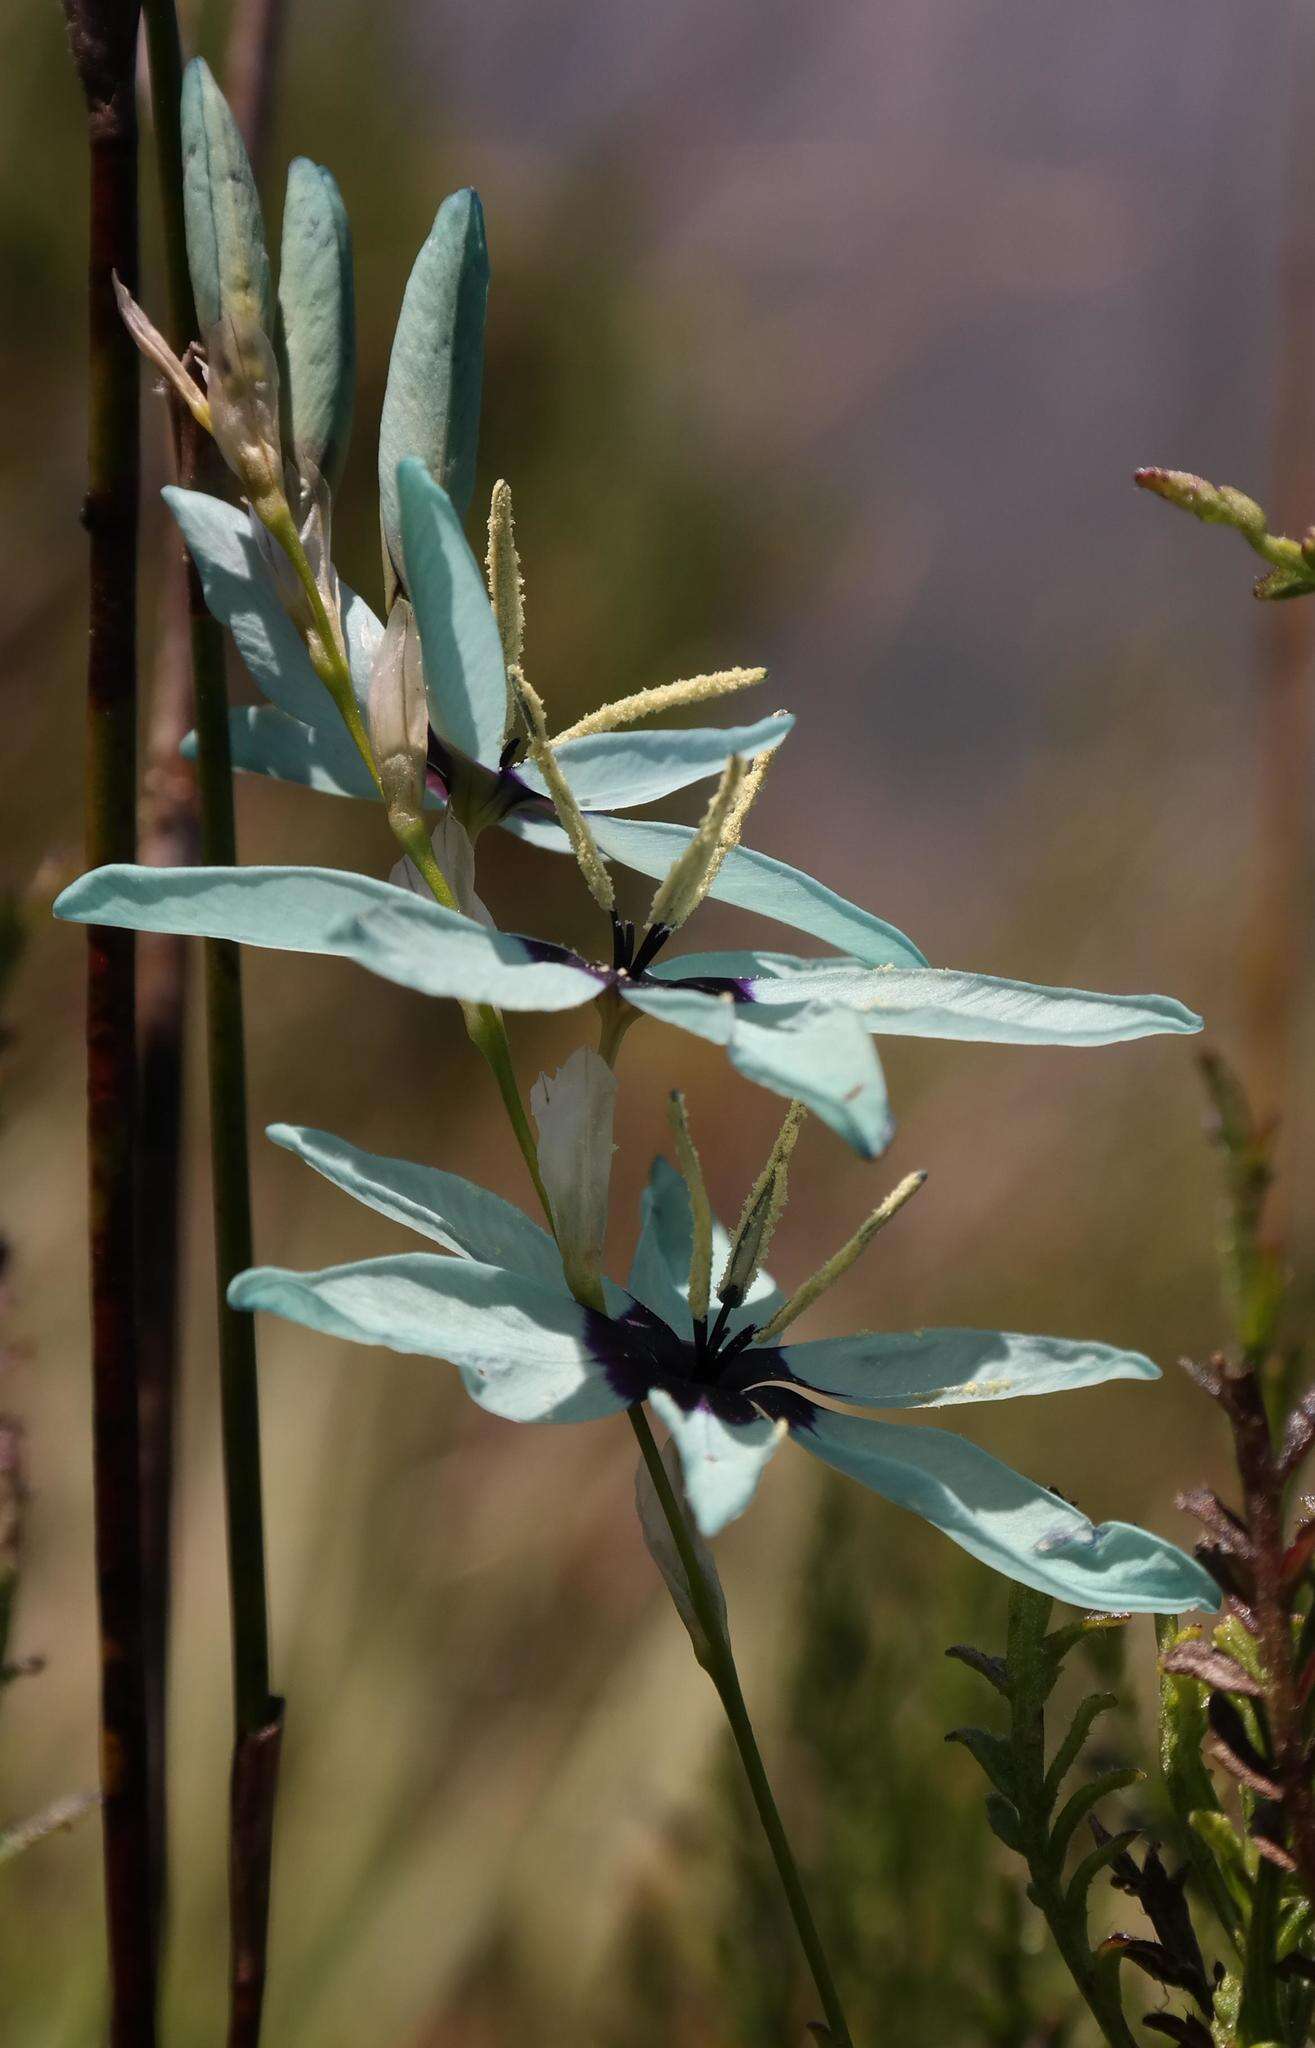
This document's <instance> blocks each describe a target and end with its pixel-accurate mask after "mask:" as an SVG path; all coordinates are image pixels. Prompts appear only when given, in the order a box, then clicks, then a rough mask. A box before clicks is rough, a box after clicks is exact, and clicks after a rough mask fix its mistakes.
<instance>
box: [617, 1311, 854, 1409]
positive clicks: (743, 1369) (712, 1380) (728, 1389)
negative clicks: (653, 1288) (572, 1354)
mask: <svg viewBox="0 0 1315 2048" xmlns="http://www.w3.org/2000/svg"><path fill="white" fill-rule="evenodd" d="M587 1316H588V1342H589V1348H590V1350H591V1351H592V1353H593V1355H594V1357H595V1359H596V1360H597V1362H598V1364H599V1365H600V1366H601V1367H602V1368H603V1371H604V1372H605V1373H606V1375H607V1378H608V1382H609V1384H610V1385H611V1387H612V1388H613V1390H614V1392H615V1393H616V1394H617V1396H618V1397H619V1398H620V1399H621V1400H623V1401H625V1402H626V1403H627V1404H629V1403H631V1402H635V1401H642V1400H644V1399H645V1398H646V1397H647V1396H648V1395H649V1394H650V1393H651V1392H652V1390H653V1388H654V1387H661V1388H662V1390H663V1392H664V1393H667V1394H670V1395H671V1397H672V1399H673V1400H674V1401H678V1402H679V1403H680V1406H681V1407H682V1408H683V1409H684V1410H685V1412H686V1413H687V1414H688V1413H690V1412H691V1411H692V1410H693V1409H695V1408H697V1407H700V1406H703V1407H706V1408H710V1409H711V1410H712V1412H713V1413H714V1414H715V1415H717V1416H719V1417H720V1418H721V1420H722V1421H723V1422H752V1421H753V1420H754V1418H755V1416H757V1415H767V1416H770V1417H771V1418H772V1419H773V1420H776V1419H778V1418H784V1420H785V1421H786V1422H788V1423H790V1424H791V1426H792V1427H797V1426H799V1425H801V1424H806V1423H807V1422H808V1421H809V1419H810V1418H811V1416H812V1412H813V1411H812V1404H811V1402H810V1401H809V1400H808V1399H807V1398H806V1396H805V1394H804V1392H803V1391H802V1390H801V1391H799V1392H795V1386H796V1385H797V1384H798V1383H797V1382H796V1381H795V1379H794V1375H793V1374H792V1373H791V1372H790V1370H789V1368H788V1367H787V1366H786V1363H785V1360H784V1358H783V1356H782V1354H781V1352H780V1351H779V1350H777V1349H776V1348H775V1347H774V1346H770V1345H754V1344H752V1342H751V1340H752V1337H753V1326H752V1324H750V1325H748V1326H746V1327H745V1328H744V1329H742V1330H739V1331H737V1332H735V1333H734V1334H733V1335H728V1334H727V1329H726V1321H727V1317H726V1313H725V1312H724V1311H723V1312H722V1313H721V1314H720V1315H719V1316H718V1318H717V1320H716V1321H715V1322H714V1324H713V1325H712V1328H711V1329H708V1328H706V1327H705V1328H703V1329H700V1328H699V1327H698V1325H697V1324H696V1325H695V1334H694V1337H693V1339H689V1338H685V1337H681V1336H678V1335H677V1333H676V1331H674V1330H673V1329H671V1328H670V1327H669V1326H668V1325H667V1324H666V1323H664V1322H663V1321H662V1319H661V1317H660V1316H655V1315H654V1314H653V1312H652V1310H651V1309H647V1308H645V1307H644V1305H643V1303H642V1302H638V1301H637V1302H634V1303H633V1304H632V1306H631V1307H630V1308H628V1309H627V1310H626V1312H625V1314H624V1315H622V1316H603V1315H598V1314H597V1313H595V1312H594V1311H593V1310H589V1311H587ZM783 1383H784V1384H783Z"/></svg>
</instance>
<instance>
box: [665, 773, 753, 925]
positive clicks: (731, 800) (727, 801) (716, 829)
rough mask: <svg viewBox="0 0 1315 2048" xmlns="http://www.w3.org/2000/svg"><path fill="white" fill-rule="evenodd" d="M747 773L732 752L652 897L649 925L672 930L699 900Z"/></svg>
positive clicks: (713, 871) (715, 864)
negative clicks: (698, 818) (682, 848)
mask: <svg viewBox="0 0 1315 2048" xmlns="http://www.w3.org/2000/svg"><path fill="white" fill-rule="evenodd" d="M747 774H748V764H747V763H746V762H745V760H744V759H743V757H742V756H741V755H739V754H732V756H731V758H730V760H729V761H728V762H727V763H726V766H725V767H724V768H723V769H722V771H721V780H720V782H719V783H718V784H717V787H716V789H715V790H714V792H713V796H712V801H711V802H710V803H709V805H708V808H707V810H706V811H705V812H704V813H703V818H702V821H701V822H700V825H699V828H698V830H697V832H696V833H695V834H694V836H693V838H692V839H691V840H690V842H689V844H688V846H687V847H686V848H685V851H684V852H683V853H682V854H681V856H680V858H679V860H677V861H676V863H675V865H674V866H673V868H672V869H671V872H670V874H669V875H668V876H667V879H666V881H665V882H663V883H662V885H661V887H660V888H659V889H658V892H657V894H656V896H654V898H653V904H652V908H651V909H650V910H649V913H648V921H649V923H650V925H655V924H664V925H666V926H667V928H668V930H669V931H675V929H676V927H677V926H678V925H682V924H684V922H685V920H686V918H687V917H689V916H690V915H691V914H692V912H694V911H695V910H697V909H698V907H699V905H700V903H702V901H703V899H704V897H705V896H706V895H707V893H708V889H709V887H710V886H711V882H712V877H713V876H714V875H715V874H716V872H717V869H718V867H720V865H721V861H720V860H719V858H718V849H719V847H720V845H721V840H722V835H723V833H724V832H725V830H726V828H727V825H728V823H729V821H730V819H731V817H732V815H733V812H734V809H735V803H736V799H737V797H738V796H739V793H740V787H741V784H742V783H743V782H744V779H745V776H746V775H747Z"/></svg>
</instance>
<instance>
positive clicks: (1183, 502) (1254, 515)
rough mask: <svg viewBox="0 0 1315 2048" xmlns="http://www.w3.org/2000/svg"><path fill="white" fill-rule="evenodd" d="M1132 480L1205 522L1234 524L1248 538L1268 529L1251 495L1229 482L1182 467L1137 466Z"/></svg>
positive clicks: (1259, 536)
mask: <svg viewBox="0 0 1315 2048" xmlns="http://www.w3.org/2000/svg"><path fill="white" fill-rule="evenodd" d="M1134 480H1135V482H1136V483H1138V484H1139V485H1140V486H1141V488H1142V490H1144V491H1153V492H1154V493H1155V495H1156V497H1157V498H1165V499H1167V501H1168V502H1169V504H1171V505H1178V506H1180V507H1181V509H1182V510H1183V511H1184V512H1191V513H1193V514H1194V515H1195V516H1196V518H1198V519H1203V520H1204V521H1205V522H1206V524H1207V525H1208V526H1233V527H1236V528H1237V531H1238V532H1239V533H1243V534H1245V535H1246V537H1247V539H1248V540H1252V541H1257V540H1263V539H1264V538H1265V535H1266V533H1267V531H1268V526H1269V522H1268V521H1267V519H1266V517H1265V514H1264V512H1263V511H1262V509H1261V507H1260V506H1259V505H1257V503H1256V501H1255V499H1254V498H1248V496H1247V495H1246V492H1245V491H1239V490H1235V489H1234V487H1233V485H1232V484H1212V483H1210V482H1209V480H1208V479H1207V478H1206V477H1203V476H1193V475H1192V473H1191V471H1190V470H1186V469H1139V470H1138V471H1137V472H1136V476H1135V479H1134Z"/></svg>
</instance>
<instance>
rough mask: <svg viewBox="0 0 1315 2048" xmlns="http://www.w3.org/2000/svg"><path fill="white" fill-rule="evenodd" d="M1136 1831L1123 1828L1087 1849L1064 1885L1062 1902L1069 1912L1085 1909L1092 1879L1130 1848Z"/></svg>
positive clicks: (1135, 1837) (1134, 1839) (1135, 1836)
mask: <svg viewBox="0 0 1315 2048" xmlns="http://www.w3.org/2000/svg"><path fill="white" fill-rule="evenodd" d="M1137 1833H1138V1831H1137V1829H1136V1828H1124V1829H1123V1830H1122V1832H1121V1833H1119V1834H1117V1835H1106V1836H1105V1839H1104V1840H1103V1841H1101V1842H1097V1844H1096V1846H1095V1848H1094V1849H1089V1850H1088V1851H1087V1854H1086V1855H1085V1856H1084V1857H1083V1859H1082V1861H1081V1862H1080V1863H1079V1864H1078V1866H1077V1868H1076V1870H1075V1871H1074V1872H1073V1875H1072V1877H1071V1878H1070V1879H1069V1881H1068V1884H1067V1886H1066V1887H1065V1891H1064V1904H1065V1906H1066V1907H1067V1908H1068V1910H1069V1912H1070V1913H1076V1912H1077V1911H1078V1910H1079V1909H1085V1907H1086V1902H1087V1893H1088V1892H1089V1891H1090V1890H1091V1886H1092V1882H1093V1880H1094V1879H1095V1878H1097V1877H1098V1876H1099V1875H1100V1873H1101V1871H1102V1870H1104V1869H1105V1868H1106V1867H1107V1865H1109V1864H1111V1863H1113V1862H1114V1861H1115V1859H1116V1858H1117V1857H1119V1856H1122V1855H1123V1854H1124V1853H1125V1851H1126V1850H1128V1849H1130V1848H1131V1846H1132V1844H1133V1843H1134V1842H1135V1841H1136V1839H1137Z"/></svg>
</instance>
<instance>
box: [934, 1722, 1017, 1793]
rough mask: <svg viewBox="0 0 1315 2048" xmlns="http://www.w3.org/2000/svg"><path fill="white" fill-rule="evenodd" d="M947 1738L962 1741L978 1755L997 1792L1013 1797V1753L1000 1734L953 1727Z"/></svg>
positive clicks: (982, 1729) (971, 1751) (970, 1750)
mask: <svg viewBox="0 0 1315 2048" xmlns="http://www.w3.org/2000/svg"><path fill="white" fill-rule="evenodd" d="M945 1740H946V1741H947V1742H958V1743H962V1745H963V1747H964V1748H965V1749H966V1750H968V1751H969V1752H970V1754H971V1755H973V1756H975V1757H976V1759H977V1761H978V1763H979V1764H980V1765H981V1767H982V1769H983V1770H984V1771H985V1772H986V1775H987V1777H988V1778H989V1779H990V1781H991V1783H992V1784H993V1785H994V1786H995V1788H996V1790H997V1792H1003V1793H1004V1795H1005V1797H1006V1798H1007V1799H1010V1798H1012V1797H1013V1792H1014V1760H1013V1755H1012V1753H1011V1751H1010V1748H1009V1744H1008V1743H1007V1742H1004V1741H1002V1739H1001V1738H1000V1736H998V1735H989V1734H988V1733H987V1731H986V1729H985V1728H952V1729H951V1731H950V1733H949V1734H948V1735H947V1736H946V1738H945Z"/></svg>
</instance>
